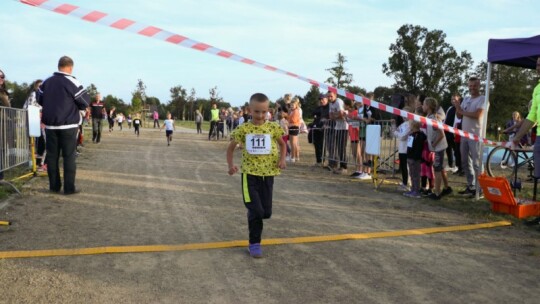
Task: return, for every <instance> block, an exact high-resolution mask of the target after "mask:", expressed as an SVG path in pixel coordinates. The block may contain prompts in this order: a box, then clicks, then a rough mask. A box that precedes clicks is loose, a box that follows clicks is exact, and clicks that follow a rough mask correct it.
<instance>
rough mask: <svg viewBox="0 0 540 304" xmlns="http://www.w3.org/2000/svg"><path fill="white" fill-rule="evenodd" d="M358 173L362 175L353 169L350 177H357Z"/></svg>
mask: <svg viewBox="0 0 540 304" xmlns="http://www.w3.org/2000/svg"><path fill="white" fill-rule="evenodd" d="M360 175H362V172H359V171H354V173H353V174H351V177H354V178H357V177H359V176H360Z"/></svg>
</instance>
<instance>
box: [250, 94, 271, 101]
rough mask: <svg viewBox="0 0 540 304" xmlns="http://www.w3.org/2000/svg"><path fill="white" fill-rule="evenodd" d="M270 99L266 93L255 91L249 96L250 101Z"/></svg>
mask: <svg viewBox="0 0 540 304" xmlns="http://www.w3.org/2000/svg"><path fill="white" fill-rule="evenodd" d="M268 101H270V100H269V99H268V96H266V95H264V94H263V93H255V94H253V95H251V97H250V98H249V102H268Z"/></svg>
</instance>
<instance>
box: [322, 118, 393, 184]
mask: <svg viewBox="0 0 540 304" xmlns="http://www.w3.org/2000/svg"><path fill="white" fill-rule="evenodd" d="M371 124H377V125H380V126H381V150H380V151H381V154H380V155H379V158H378V161H377V164H376V165H377V168H376V170H377V171H378V172H381V173H385V174H392V176H394V175H395V173H396V172H397V170H398V169H397V168H396V160H397V159H399V157H398V149H397V143H396V138H395V137H394V136H393V134H392V121H391V120H377V121H374V122H373V123H371ZM365 127H366V126H365V125H361V126H357V127H353V128H355V129H357V130H358V131H359V133H360V134H361V133H362V132H361V131H362V130H360V129H361V128H365ZM323 131H324V148H323V162H324V161H327V162H328V163H329V164H330V163H332V164H335V165H336V166H337V167H339V164H340V162H345V163H347V167H348V168H349V170H355V168H356V167H357V166H358V165H359V164H358V158H357V154H356V153H359V151H357V149H356V148H355V147H353V144H352V143H351V138H350V136H349V131H348V130H336V129H335V128H334V122H333V121H327V122H326V123H325V124H324V126H323ZM364 145H365V142H364ZM364 149H365V147H364ZM361 159H362V161H363V163H364V164H365V166H370V167H372V166H373V161H372V156H371V155H369V154H366V153H363V155H362V158H361Z"/></svg>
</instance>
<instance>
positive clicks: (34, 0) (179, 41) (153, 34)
mask: <svg viewBox="0 0 540 304" xmlns="http://www.w3.org/2000/svg"><path fill="white" fill-rule="evenodd" d="M15 1H18V2H20V3H24V4H27V5H31V6H35V7H39V8H42V9H46V10H49V11H52V12H55V13H59V14H62V15H69V16H72V17H76V18H79V19H82V20H85V21H88V22H92V23H97V24H100V25H104V26H108V27H112V28H115V29H118V30H124V31H128V32H131V33H135V34H139V35H142V36H146V37H149V38H154V39H158V40H162V41H165V42H170V43H172V44H176V45H179V46H183V47H187V48H190V49H193V50H197V51H201V52H205V53H209V54H212V55H216V56H220V57H223V58H226V59H230V60H234V61H238V62H241V63H245V64H248V65H251V66H255V67H258V68H261V69H265V70H268V71H271V72H276V73H279V74H283V75H287V76H290V77H293V78H296V79H299V80H302V81H304V82H308V83H310V84H311V85H314V86H317V87H319V88H321V89H322V90H328V91H331V92H335V93H337V94H339V95H341V96H345V97H347V98H349V99H351V100H355V101H361V102H363V103H364V104H366V105H369V106H372V107H374V108H376V109H379V110H381V111H385V112H388V113H391V114H395V115H399V116H401V117H404V118H407V119H411V120H412V119H414V120H416V121H420V122H421V123H424V124H427V125H428V126H434V127H436V128H438V129H443V130H444V131H448V132H451V133H456V134H459V135H460V136H461V137H464V138H469V139H472V140H474V141H481V142H483V143H484V144H487V145H492V146H499V145H501V146H507V144H508V143H507V142H494V141H492V140H489V139H486V138H481V137H479V136H477V135H474V134H472V133H468V132H464V131H462V130H459V129H456V128H453V127H450V126H448V125H445V124H443V123H441V122H438V121H436V120H432V119H427V118H425V117H423V116H419V115H416V114H413V113H409V112H407V111H403V110H400V109H398V108H394V107H391V106H388V105H385V104H382V103H379V102H377V101H375V100H369V99H368V98H365V97H362V96H359V95H355V94H353V93H350V92H347V91H346V90H343V89H338V88H335V87H332V86H329V85H327V84H325V83H322V82H318V81H316V80H313V79H309V78H307V77H304V76H301V75H298V74H296V73H291V72H288V71H285V70H282V69H279V68H277V67H274V66H271V65H267V64H264V63H260V62H258V61H255V60H252V59H249V58H247V57H243V56H240V55H236V54H234V53H232V52H229V51H226V50H222V49H219V48H216V47H214V46H212V45H209V44H206V43H203V42H199V41H196V40H193V39H190V38H188V37H185V36H182V35H179V34H175V33H172V32H169V31H166V30H163V29H161V28H158V27H155V26H151V25H146V24H142V23H139V22H136V21H133V20H130V19H125V18H119V17H114V16H111V15H109V14H107V13H103V12H100V11H95V10H90V9H86V8H82V7H79V6H75V5H72V4H69V3H59V2H57V1H53V0H15Z"/></svg>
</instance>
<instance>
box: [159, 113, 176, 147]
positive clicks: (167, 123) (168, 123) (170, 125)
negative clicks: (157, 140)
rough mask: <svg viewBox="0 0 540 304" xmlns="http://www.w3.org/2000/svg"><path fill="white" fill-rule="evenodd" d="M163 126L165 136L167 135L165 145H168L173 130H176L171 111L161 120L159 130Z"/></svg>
mask: <svg viewBox="0 0 540 304" xmlns="http://www.w3.org/2000/svg"><path fill="white" fill-rule="evenodd" d="M163 127H165V136H167V146H170V145H171V141H172V133H173V130H176V129H175V127H174V120H172V118H171V113H167V119H165V120H164V121H163V125H162V126H161V127H160V128H159V130H160V131H161V130H162V129H163Z"/></svg>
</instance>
